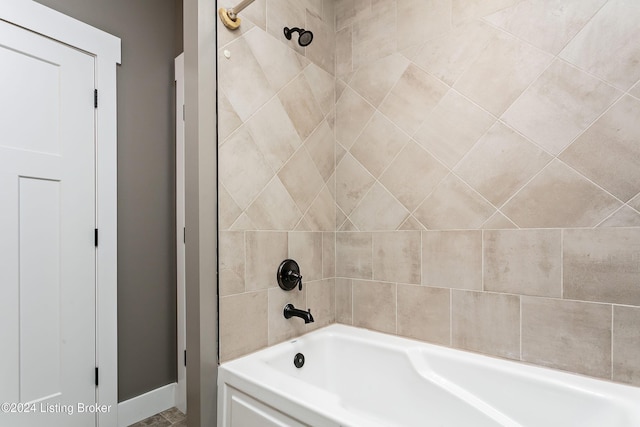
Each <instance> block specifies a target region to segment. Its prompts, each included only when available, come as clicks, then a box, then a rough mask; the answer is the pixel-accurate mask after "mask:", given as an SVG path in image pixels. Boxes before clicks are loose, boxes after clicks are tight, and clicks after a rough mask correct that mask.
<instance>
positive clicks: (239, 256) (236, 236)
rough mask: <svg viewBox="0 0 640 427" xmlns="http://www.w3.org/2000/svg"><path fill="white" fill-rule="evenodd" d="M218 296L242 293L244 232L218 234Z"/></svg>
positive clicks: (222, 232) (221, 232)
mask: <svg viewBox="0 0 640 427" xmlns="http://www.w3.org/2000/svg"><path fill="white" fill-rule="evenodd" d="M219 239H220V240H219V242H218V245H219V246H218V247H219V263H220V265H219V269H220V271H219V275H220V296H226V295H233V294H239V293H242V292H244V269H245V247H244V232H242V231H220V233H219Z"/></svg>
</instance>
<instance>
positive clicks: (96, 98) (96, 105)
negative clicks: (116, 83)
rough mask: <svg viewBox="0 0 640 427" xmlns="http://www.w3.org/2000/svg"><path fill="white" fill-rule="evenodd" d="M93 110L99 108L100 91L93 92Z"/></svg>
mask: <svg viewBox="0 0 640 427" xmlns="http://www.w3.org/2000/svg"><path fill="white" fill-rule="evenodd" d="M93 108H98V89H94V90H93Z"/></svg>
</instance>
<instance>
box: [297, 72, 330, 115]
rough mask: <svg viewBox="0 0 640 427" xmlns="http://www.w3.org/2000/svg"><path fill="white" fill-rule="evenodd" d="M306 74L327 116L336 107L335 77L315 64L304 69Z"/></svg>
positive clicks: (314, 94)
mask: <svg viewBox="0 0 640 427" xmlns="http://www.w3.org/2000/svg"><path fill="white" fill-rule="evenodd" d="M332 72H333V71H332ZM304 76H305V77H306V79H307V82H308V83H309V86H310V87H311V92H313V96H314V97H315V99H316V101H318V105H319V106H320V109H321V110H322V113H323V114H324V115H325V116H326V115H327V114H329V113H330V112H331V111H332V110H333V108H334V107H335V93H336V88H335V82H336V81H335V77H334V76H333V74H330V73H329V72H327V71H325V70H323V69H322V68H320V67H318V66H316V65H314V64H310V65H309V66H308V67H307V68H305V69H304Z"/></svg>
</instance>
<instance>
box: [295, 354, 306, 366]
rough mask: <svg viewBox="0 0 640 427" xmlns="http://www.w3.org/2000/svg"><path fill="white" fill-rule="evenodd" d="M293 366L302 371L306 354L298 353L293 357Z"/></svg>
mask: <svg viewBox="0 0 640 427" xmlns="http://www.w3.org/2000/svg"><path fill="white" fill-rule="evenodd" d="M293 364H294V365H296V368H298V369H300V368H302V367H303V366H304V354H302V353H298V354H296V355H295V356H294V357H293Z"/></svg>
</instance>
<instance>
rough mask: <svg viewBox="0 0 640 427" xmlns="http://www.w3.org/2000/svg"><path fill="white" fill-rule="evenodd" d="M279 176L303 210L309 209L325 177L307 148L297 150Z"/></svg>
mask: <svg viewBox="0 0 640 427" xmlns="http://www.w3.org/2000/svg"><path fill="white" fill-rule="evenodd" d="M278 177H279V178H280V180H281V181H282V184H283V185H284V187H285V188H286V189H287V191H288V192H289V194H290V195H291V197H292V198H293V200H294V201H295V202H296V205H298V208H300V211H302V212H304V211H306V210H307V208H308V207H309V206H310V205H311V203H312V202H313V200H314V199H315V198H316V196H317V195H318V193H319V192H320V190H321V189H322V187H323V185H324V179H322V176H321V175H320V172H318V169H317V168H316V166H315V163H314V162H313V160H312V159H311V156H310V155H309V153H308V152H307V150H306V149H305V148H301V149H299V150H298V151H296V153H295V154H294V155H293V156H292V157H291V158H290V159H289V161H288V162H287V163H286V164H285V165H284V166H283V167H282V170H280V172H279V173H278ZM276 209H277V208H276Z"/></svg>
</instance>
